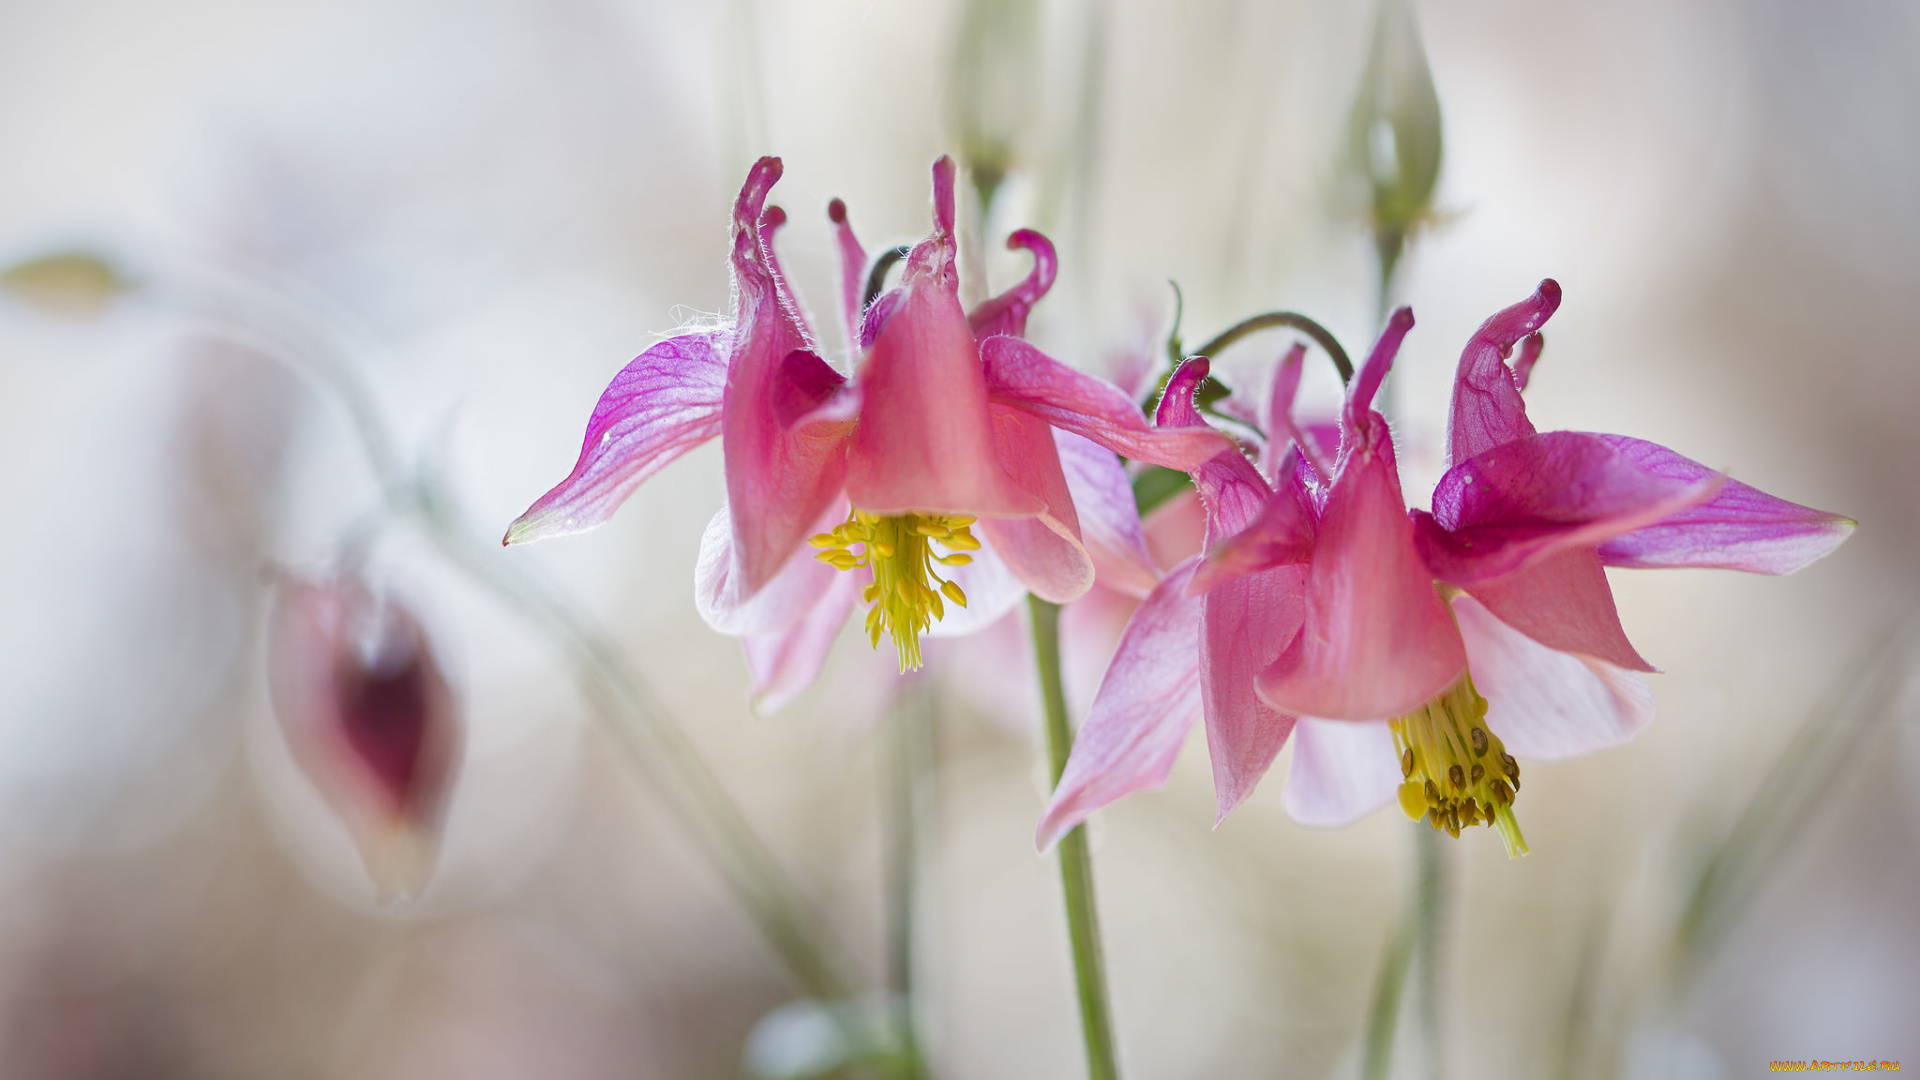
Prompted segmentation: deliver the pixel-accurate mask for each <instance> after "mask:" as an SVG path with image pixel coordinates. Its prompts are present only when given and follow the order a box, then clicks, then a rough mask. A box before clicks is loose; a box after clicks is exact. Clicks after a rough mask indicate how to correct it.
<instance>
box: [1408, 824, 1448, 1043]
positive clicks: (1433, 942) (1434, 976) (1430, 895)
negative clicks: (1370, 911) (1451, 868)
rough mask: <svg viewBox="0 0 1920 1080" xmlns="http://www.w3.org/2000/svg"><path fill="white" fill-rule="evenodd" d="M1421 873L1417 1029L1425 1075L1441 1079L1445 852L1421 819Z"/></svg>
mask: <svg viewBox="0 0 1920 1080" xmlns="http://www.w3.org/2000/svg"><path fill="white" fill-rule="evenodd" d="M1415 829H1416V830H1417V832H1416V836H1417V839H1416V840H1415V841H1414V846H1415V848H1416V849H1417V850H1418V852H1419V860H1420V874H1419V878H1418V881H1417V882H1416V884H1415V895H1416V896H1417V898H1418V903H1417V904H1416V906H1415V909H1414V910H1415V911H1416V913H1417V924H1416V925H1417V929H1416V931H1415V939H1414V947H1415V951H1416V953H1417V954H1418V956H1419V958H1420V982H1419V993H1420V1001H1419V1005H1420V1029H1421V1032H1422V1034H1423V1035H1424V1036H1425V1039H1424V1041H1425V1043H1426V1053H1427V1076H1428V1077H1429V1080H1442V1077H1444V1076H1445V1075H1446V1069H1445V1067H1444V1063H1443V1061H1442V1058H1441V1050H1442V1047H1441V1044H1440V960H1441V950H1440V945H1441V934H1442V930H1443V927H1444V926H1445V915H1446V888H1447V871H1446V853H1445V852H1444V851H1442V850H1440V830H1438V829H1435V828H1433V827H1432V826H1430V825H1427V824H1426V823H1424V822H1420V823H1416V825H1415Z"/></svg>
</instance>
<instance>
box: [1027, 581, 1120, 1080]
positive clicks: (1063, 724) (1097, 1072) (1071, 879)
mask: <svg viewBox="0 0 1920 1080" xmlns="http://www.w3.org/2000/svg"><path fill="white" fill-rule="evenodd" d="M1027 610H1028V612H1029V613H1030V615H1031V616H1032V619H1033V660H1034V665H1035V666H1036V667H1038V668H1039V671H1040V696H1041V699H1042V700H1043V702H1044V703H1045V705H1046V713H1047V724H1046V729H1047V759H1048V765H1049V773H1050V775H1051V777H1052V780H1053V786H1055V787H1058V786H1059V784H1060V777H1061V774H1063V773H1065V772H1066V769H1067V755H1068V754H1069V753H1071V752H1072V750H1073V731H1072V729H1071V728H1070V727H1069V726H1068V724H1067V694H1066V689H1065V687H1064V686H1063V685H1062V683H1061V681H1060V605H1058V604H1051V603H1048V602H1047V601H1045V600H1042V599H1040V598H1039V597H1037V596H1029V597H1027ZM1060 884H1061V887H1062V889H1063V890H1064V891H1065V894H1066V904H1067V936H1068V938H1069V939H1070V940H1071V942H1072V945H1073V977H1074V983H1075V985H1076V987H1077V988H1078V990H1079V993H1080V1027H1081V1031H1082V1033H1083V1034H1084V1035H1085V1037H1086V1043H1087V1075H1088V1076H1089V1077H1090V1078H1091V1080H1116V1078H1117V1077H1118V1076H1119V1075H1120V1070H1119V1065H1118V1063H1117V1061H1116V1059H1115V1057H1114V1052H1113V1018H1112V1015H1111V1013H1110V1011H1109V1009H1108V1007H1107V972H1106V960H1105V958H1104V957H1103V956H1102V955H1101V951H1100V923H1099V920H1098V919H1097V918H1096V916H1095V912H1094V902H1093V857H1092V855H1091V854H1090V853H1089V852H1088V851H1087V827H1086V826H1085V825H1076V826H1075V827H1074V828H1073V831H1071V832H1069V833H1067V835H1066V836H1065V837H1063V838H1062V839H1061V841H1060Z"/></svg>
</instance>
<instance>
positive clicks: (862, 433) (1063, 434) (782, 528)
mask: <svg viewBox="0 0 1920 1080" xmlns="http://www.w3.org/2000/svg"><path fill="white" fill-rule="evenodd" d="M780 173H781V166H780V162H779V159H777V158H762V159H761V160H760V161H759V162H758V163H757V164H756V165H755V166H754V167H753V170H752V171H751V173H750V174H749V175H748V177H747V182H746V185H745V186H744V187H743V188H742V189H741V191H740V196H739V198H738V200H737V201H736V202H735V204H734V212H733V253H732V268H733V277H734V299H735V314H734V321H733V324H732V325H731V326H730V327H729V328H726V329H722V330H712V331H706V332H701V333H694V334H685V335H681V336H678V337H672V338H668V339H666V340H664V341H662V342H660V343H659V344H657V345H655V346H654V347H653V348H651V349H648V350H647V351H646V352H645V353H643V354H641V356H640V357H639V358H637V359H635V360H634V361H633V362H632V363H631V364H629V365H627V367H626V368H625V369H624V370H622V371H621V372H620V374H619V375H617V376H615V378H614V380H613V382H612V384H610V385H609V386H608V387H607V390H606V392H605V393H604V394H603V395H602V396H601V398H600V402H599V404H598V405H597V406H596V407H595V408H594V412H593V417H592V418H591V419H590V420H589V421H588V424H587V432H586V437H585V439H584V441H583V444H582V447H581V451H580V457H579V460H578V462H577V463H576V464H575V465H574V468H573V472H572V473H571V474H570V475H569V476H568V477H567V478H566V479H565V480H563V481H561V483H560V484H559V485H557V486H556V487H554V489H553V490H551V491H549V492H548V493H547V494H546V495H544V496H542V497H541V498H540V499H539V500H538V501H537V502H535V503H534V504H533V506H532V507H530V508H529V509H528V510H527V512H526V513H525V514H523V515H521V517H520V518H519V519H518V520H517V521H515V522H514V523H513V525H512V526H511V527H510V528H509V529H508V531H507V536H506V542H507V543H518V542H523V541H528V540H535V539H540V538H543V537H548V536H557V535H562V534H565V533H570V532H578V531H581V530H584V529H588V528H592V527H593V526H595V525H598V524H600V523H601V522H603V521H605V520H606V519H607V518H608V517H609V516H611V514H612V513H613V511H614V510H615V509H616V508H617V507H618V506H619V505H620V503H621V502H622V501H624V500H625V499H626V497H627V496H628V495H629V494H631V493H632V491H633V490H634V489H635V488H636V487H637V486H638V485H639V484H640V483H641V481H643V480H645V479H646V478H647V477H649V476H651V475H652V474H653V473H655V472H657V471H658V470H659V469H660V468H661V467H662V466H664V465H666V464H667V463H668V462H669V461H671V460H673V459H674V458H675V457H677V456H679V455H680V454H682V453H685V452H686V451H687V450H689V449H691V448H692V447H694V446H696V445H698V444H700V443H702V442H705V441H706V440H708V439H711V438H712V437H714V436H715V435H716V434H717V435H719V436H720V439H721V444H722V447H723V451H724V454H725V472H726V483H727V504H726V506H725V507H724V508H722V509H721V511H720V512H719V514H717V515H716V516H715V518H714V519H713V523H712V524H711V525H710V526H709V527H708V529H707V533H706V536H705V538H704V540H703V542H702V545H701V554H700V562H699V566H698V567H697V568H696V571H695V593H696V601H697V603H698V605H699V608H700V612H701V614H702V616H704V617H705V618H706V619H707V621H708V623H709V624H710V625H712V626H713V627H714V628H715V629H718V630H721V631H723V632H726V633H732V634H738V635H741V636H743V637H744V638H745V639H746V645H747V657H748V661H749V666H750V667H751V668H752V669H753V677H754V687H755V695H756V698H757V700H758V701H759V702H760V704H761V705H762V706H765V707H772V706H774V705H777V704H779V703H780V702H781V701H784V700H785V699H786V698H788V697H790V696H791V695H792V694H794V693H797V692H798V691H799V690H800V689H802V688H804V687H805V686H806V685H807V684H808V683H810V682H811V681H812V680H813V678H814V677H815V676H816V675H817V674H818V672H819V670H820V667H821V664H822V663H823V662H824V660H825V656H826V652H827V649H828V646H829V645H830V644H831V642H832V640H833V638H834V636H835V634H836V633H837V632H838V629H839V627H840V625H841V624H842V623H843V622H844V621H845V619H846V617H847V615H848V614H849V613H850V611H851V610H852V608H853V606H854V604H855V603H856V601H864V602H865V603H866V604H867V605H868V607H869V610H868V615H867V622H866V627H867V634H868V637H869V640H870V641H872V642H873V643H874V644H875V645H876V646H877V645H878V643H879V639H880V637H881V635H882V634H886V635H889V636H891V637H892V639H893V641H894V645H895V647H896V649H897V651H898V653H899V659H900V667H901V670H903V671H905V670H907V669H909V668H913V667H918V666H919V664H920V660H921V652H920V638H921V635H923V634H927V633H930V632H934V631H935V630H936V627H937V624H939V623H940V622H941V621H942V620H943V619H945V620H946V621H947V626H946V627H945V629H947V630H949V631H953V630H958V629H965V628H971V627H973V626H978V625H983V624H984V623H985V622H987V621H991V620H992V619H993V618H996V617H998V616H999V615H1000V614H1002V613H1003V612H1004V611H1005V610H1006V608H1007V607H1008V606H1010V605H1011V604H1012V603H1013V602H1015V601H1016V600H1017V599H1018V598H1019V596H1020V593H1021V591H1022V589H1023V588H1024V589H1026V590H1031V591H1032V592H1033V593H1034V594H1035V595H1037V596H1040V597H1042V598H1044V599H1047V600H1052V601H1056V602H1064V601H1067V600H1071V599H1073V598H1075V597H1077V596H1079V595H1081V594H1082V593H1084V592H1086V591H1087V589H1088V588H1089V587H1091V585H1092V584H1093V579H1094V569H1095V564H1096V562H1099V563H1101V564H1103V565H1116V564H1117V565H1126V566H1131V567H1132V569H1133V574H1134V576H1136V577H1137V576H1140V575H1152V573H1153V571H1152V567H1151V563H1150V562H1149V560H1148V558H1147V555H1146V552H1145V547H1144V544H1143V543H1142V542H1141V541H1140V539H1139V536H1140V529H1139V521H1138V518H1137V516H1136V515H1135V514H1134V512H1133V504H1132V500H1131V496H1130V494H1129V489H1128V487H1127V478H1126V475H1125V473H1124V472H1122V470H1121V466H1120V461H1119V459H1118V458H1117V457H1116V456H1115V454H1116V452H1117V453H1122V454H1125V455H1126V456H1128V457H1130V458H1134V459H1138V460H1142V461H1148V462H1152V463H1155V464H1160V465H1165V466H1167V467H1169V468H1180V469H1185V468H1189V467H1193V466H1197V465H1198V464H1199V463H1200V462H1202V461H1204V460H1206V459H1208V458H1210V457H1212V456H1213V455H1215V454H1217V453H1218V452H1220V450H1221V449H1222V448H1224V447H1225V446H1227V445H1228V443H1227V442H1226V440H1225V439H1224V437H1222V436H1221V435H1219V433H1217V432H1214V431H1212V430H1210V429H1205V428H1199V429H1191V430H1155V429H1154V428H1151V427H1149V426H1148V424H1147V422H1146V419H1145V417H1143V416H1141V414H1140V412H1139V410H1138V409H1137V408H1135V406H1134V404H1133V403H1132V401H1130V400H1129V399H1128V398H1127V396H1126V395H1125V394H1123V393H1122V392H1121V391H1120V390H1118V389H1117V388H1115V387H1113V386H1111V385H1109V384H1107V383H1105V382H1102V381H1101V380H1099V379H1095V378H1093V377H1091V376H1088V375H1084V374H1081V373H1079V372H1077V371H1074V370H1073V369H1072V368H1069V367H1067V366H1065V365H1063V364H1061V363H1059V362H1058V361H1055V360H1053V359H1051V358H1050V357H1048V356H1046V355H1045V354H1043V353H1041V352H1040V351H1039V350H1037V349H1035V348H1034V347H1033V346H1031V345H1029V344H1027V343H1026V342H1025V341H1023V340H1021V337H1020V335H1021V334H1023V333H1024V332H1025V329H1026V321H1027V315H1028V312H1029V311H1030V310H1031V309H1032V307H1033V305H1034V304H1035V303H1036V302H1038V301H1039V300H1040V298H1041V297H1042V296H1044V295H1045V294H1046V292H1047V290H1048V288H1049V287H1051V285H1052V283H1053V277H1054V269H1055V256H1054V250H1053V246H1052V244H1050V243H1049V242H1048V241H1047V239H1046V238H1045V237H1043V236H1041V235H1040V234H1039V233H1036V232H1032V231H1029V230H1021V231H1019V232H1016V233H1014V234H1013V235H1012V236H1011V237H1010V238H1009V240H1008V246H1009V247H1013V248H1024V249H1025V250H1027V251H1028V252H1030V253H1031V254H1032V255H1033V258H1034V268H1033V271H1032V273H1031V274H1030V275H1029V276H1028V277H1027V279H1026V280H1025V281H1023V282H1022V283H1020V284H1019V285H1016V286H1015V287H1014V288H1012V289H1010V290H1008V291H1007V292H1005V293H1003V294H1001V295H999V296H996V297H994V298H992V299H990V300H987V301H986V302H984V303H982V304H981V305H979V307H977V308H976V309H974V311H973V312H971V313H968V312H967V311H965V310H964V309H963V308H962V307H961V304H960V299H959V279H958V274H957V269H956V265H955V264H956V261H957V259H956V255H957V249H956V243H955V238H954V193H953V183H954V166H953V162H952V161H951V160H950V159H947V158H942V159H940V161H939V162H937V163H936V164H935V165H934V169H933V188H934V215H933V218H934V228H933V232H932V234H931V235H930V236H928V237H927V239H925V240H923V241H921V242H920V243H919V244H918V245H916V246H914V247H913V249H912V250H911V252H910V253H909V254H908V255H907V257H906V260H905V266H904V270H903V273H902V278H901V284H900V286H899V287H898V288H895V289H893V290H891V291H889V292H887V293H885V294H883V295H881V296H879V297H877V298H876V299H875V300H874V301H873V302H872V303H871V304H863V299H864V297H863V291H864V290H863V283H864V282H866V281H867V280H868V278H869V276H870V268H869V266H868V263H867V259H866V255H865V251H864V249H863V248H862V247H861V245H860V243H859V241H858V240H857V239H856V238H855V237H854V234H853V229H852V226H851V225H850V224H849V223H848V221H847V215H846V208H845V206H844V205H843V204H841V203H840V202H839V200H835V201H834V202H833V204H832V205H831V206H830V207H829V210H828V215H829V217H830V219H831V220H832V221H833V223H834V225H835V226H836V229H837V233H838V237H839V247H840V251H841V259H842V275H841V281H842V290H841V298H840V299H841V304H840V310H841V314H842V316H843V318H844V321H845V329H846V331H847V338H848V340H849V342H850V343H852V346H853V350H852V351H853V352H855V353H856V354H857V360H856V362H855V363H854V365H853V374H852V376H851V377H848V376H847V375H846V374H843V373H842V372H841V371H839V370H837V369H836V368H835V367H834V366H833V365H831V364H829V363H828V362H827V361H826V360H825V359H823V358H822V357H823V354H824V352H825V350H824V349H823V348H822V347H821V346H820V345H819V343H818V341H817V339H816V338H815V336H814V334H813V331H812V329H811V328H810V327H809V325H808V323H807V320H806V318H805V316H804V315H803V313H802V310H801V307H800V305H799V303H798V301H797V299H796V298H795V296H794V295H793V293H792V292H791V290H790V288H789V286H788V284H787V280H786V278H785V276H784V274H782V272H781V270H780V265H779V262H778V260H777V258H776V257H775V254H774V245H773V235H774V232H775V230H776V229H777V228H778V227H779V226H780V225H781V224H783V223H784V222H785V220H786V215H785V214H784V213H783V212H782V211H781V210H780V209H779V208H778V207H768V206H766V199H767V194H768V192H769V190H770V189H771V188H772V187H773V185H774V182H775V181H776V180H778V179H779V177H780ZM1096 444H1098V445H1096ZM983 593H985V594H988V595H986V596H983V595H982V594H983ZM983 601H984V602H983ZM956 609H965V610H966V613H967V614H966V616H964V618H955V616H956V615H957V614H958V612H957V611H956Z"/></svg>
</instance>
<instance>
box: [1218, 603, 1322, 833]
mask: <svg viewBox="0 0 1920 1080" xmlns="http://www.w3.org/2000/svg"><path fill="white" fill-rule="evenodd" d="M1306 576H1307V571H1306V567H1304V566H1283V567H1279V568H1278V569H1273V570H1262V571H1260V572H1259V573H1255V574H1248V575H1247V576H1245V577H1240V578H1235V579H1234V580H1232V581H1229V582H1227V583H1225V584H1223V585H1220V586H1219V587H1217V588H1215V589H1214V590H1213V591H1212V592H1209V593H1207V594H1206V595H1204V596H1202V597H1201V598H1200V625H1201V637H1200V672H1201V681H1200V693H1201V700H1202V701H1203V702H1204V705H1205V713H1206V719H1207V752H1208V754H1209V755H1210V756H1211V758H1212V760H1213V793H1214V802H1215V806H1216V808H1217V810H1218V814H1219V817H1220V818H1225V817H1226V816H1227V814H1228V813H1229V812H1231V811H1232V810H1233V808H1234V807H1236V806H1238V805H1240V803H1241V802H1242V801H1243V800H1244V799H1246V797H1247V796H1248V795H1251V794H1253V789H1254V786H1255V785H1257V784H1258V783H1259V782H1260V778H1261V777H1262V776H1265V775H1266V772H1267V768H1268V767H1269V766H1271V765H1272V764H1273V758H1274V755H1276V754H1278V753H1279V752H1280V747H1282V746H1284V745H1285V744H1286V741H1287V735H1288V733H1289V732H1291V731H1292V730H1293V722H1294V714H1293V713H1292V712H1291V711H1288V710H1282V709H1277V708H1275V707H1274V706H1273V705H1271V704H1270V703H1268V702H1267V701H1266V700H1263V699H1262V697H1261V695H1260V694H1259V693H1257V692H1256V685H1255V684H1256V680H1257V679H1258V677H1259V675H1260V673H1261V671H1262V670H1263V669H1265V668H1266V667H1267V666H1268V665H1269V664H1271V663H1273V661H1274V659H1275V658H1276V657H1278V656H1280V655H1281V650H1282V649H1283V648H1285V647H1286V645H1287V643H1288V642H1289V641H1292V640H1293V639H1294V638H1295V637H1296V636H1297V635H1298V633H1299V631H1300V625H1301V620H1302V618H1303V616H1304V614H1305V605H1304V602H1303V600H1302V593H1303V591H1304V587H1305V583H1306Z"/></svg>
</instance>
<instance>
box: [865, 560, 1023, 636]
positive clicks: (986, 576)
mask: <svg viewBox="0 0 1920 1080" xmlns="http://www.w3.org/2000/svg"><path fill="white" fill-rule="evenodd" d="M981 540H982V543H981V545H980V550H978V551H976V552H973V561H972V562H970V563H968V564H967V565H965V566H943V567H941V568H940V576H941V577H944V578H946V579H947V580H948V581H951V582H953V583H954V584H955V585H958V586H960V590H961V591H962V592H964V593H966V594H967V606H966V607H961V606H960V605H958V604H953V603H949V604H947V606H946V615H945V617H943V618H942V619H941V620H940V621H939V622H936V623H934V624H933V629H931V630H929V631H927V634H926V636H927V637H935V638H949V637H964V636H966V635H968V634H971V633H975V632H976V631H979V630H981V629H983V628H985V627H986V626H989V625H991V624H992V623H995V622H998V621H999V620H1000V619H1001V618H1002V617H1003V616H1005V615H1006V614H1007V613H1008V612H1009V611H1012V610H1013V609H1014V608H1015V607H1018V606H1019V604H1020V602H1021V601H1022V600H1025V599H1026V597H1027V587H1026V586H1025V585H1023V584H1021V583H1020V579H1019V578H1017V577H1015V576H1014V574H1013V571H1012V570H1010V569H1008V567H1007V564H1006V562H1005V561H1003V560H1002V559H1001V558H1000V554H999V552H997V551H995V550H994V546H993V541H992V540H990V539H987V538H986V537H982V538H981ZM865 583H866V579H865V578H862V579H861V584H862V585H863V586H864V585H865Z"/></svg>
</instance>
